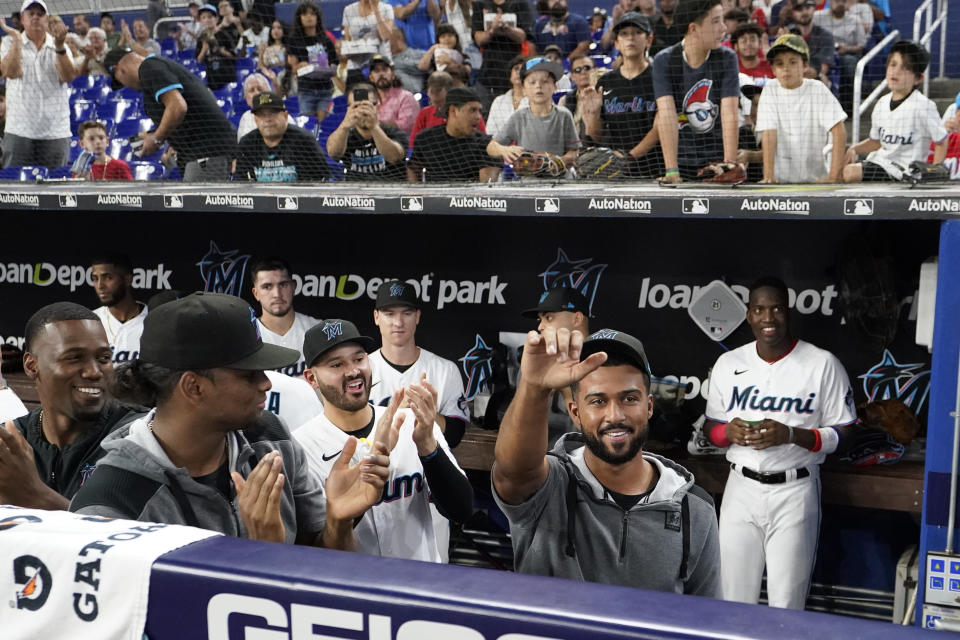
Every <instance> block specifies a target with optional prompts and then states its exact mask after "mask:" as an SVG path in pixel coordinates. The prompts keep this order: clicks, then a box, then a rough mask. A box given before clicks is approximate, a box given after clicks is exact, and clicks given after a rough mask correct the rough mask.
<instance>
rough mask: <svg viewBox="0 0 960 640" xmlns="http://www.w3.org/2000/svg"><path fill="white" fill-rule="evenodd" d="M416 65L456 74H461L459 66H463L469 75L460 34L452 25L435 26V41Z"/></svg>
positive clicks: (423, 69) (420, 67)
mask: <svg viewBox="0 0 960 640" xmlns="http://www.w3.org/2000/svg"><path fill="white" fill-rule="evenodd" d="M417 67H418V68H419V69H420V70H421V71H429V72H431V73H432V72H434V71H446V72H447V73H449V74H450V75H457V76H460V75H462V73H461V72H460V68H465V69H464V70H465V71H466V73H467V77H468V78H469V77H470V65H469V64H468V63H467V61H466V59H465V58H464V55H463V47H461V46H460V35H459V34H458V33H457V30H456V29H455V28H454V27H453V25H449V24H441V25H438V26H437V42H436V44H434V45H433V46H432V47H430V48H429V49H428V50H427V51H426V52H425V53H424V54H423V56H421V57H420V62H418V63H417Z"/></svg>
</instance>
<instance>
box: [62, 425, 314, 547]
mask: <svg viewBox="0 0 960 640" xmlns="http://www.w3.org/2000/svg"><path fill="white" fill-rule="evenodd" d="M153 415H154V413H153V412H150V413H149V414H147V415H146V416H145V417H143V418H141V419H139V420H136V421H135V422H132V423H130V424H129V425H127V426H125V427H121V428H120V429H118V430H117V431H114V432H113V433H111V434H110V435H109V436H108V437H107V438H105V439H104V440H103V443H102V445H101V446H102V447H103V448H104V449H105V450H106V451H107V454H106V455H105V456H104V457H103V458H101V459H100V461H99V462H98V463H97V468H96V471H95V472H94V473H93V475H91V476H90V479H89V480H87V482H86V483H84V485H83V486H82V487H81V488H80V491H79V492H77V494H76V496H74V498H73V500H72V501H71V502H70V510H71V511H75V512H77V513H84V514H92V515H99V516H107V517H111V518H127V519H130V520H141V521H145V522H163V523H167V524H186V525H191V526H195V527H201V528H203V529H210V530H212V531H219V532H220V533H224V534H227V535H231V536H238V537H241V538H244V537H247V530H246V527H245V526H244V525H243V521H242V519H241V518H240V512H239V510H238V507H237V499H236V496H235V495H232V500H227V498H226V497H225V496H224V495H223V494H222V493H220V492H219V491H217V490H216V489H214V488H212V487H209V486H207V485H204V484H201V483H199V482H197V481H196V480H194V479H193V478H192V477H190V474H189V472H188V471H187V470H186V469H184V468H182V467H181V468H178V467H175V466H174V464H173V463H172V462H171V461H170V458H168V457H167V454H166V453H165V452H164V450H163V448H162V447H161V446H160V443H159V442H157V439H156V438H155V437H154V435H153V433H152V432H151V431H150V428H149V424H150V421H151V420H152V419H153ZM226 438H227V447H228V451H227V458H228V468H229V469H230V470H231V471H237V472H239V473H240V475H242V476H243V477H244V478H246V477H247V476H249V475H250V472H251V471H252V470H253V467H255V466H256V464H257V462H258V461H259V460H260V459H261V458H263V457H264V456H265V455H266V454H267V453H269V452H271V451H279V452H280V453H281V456H282V458H283V474H284V476H285V477H286V482H285V483H284V485H283V497H282V499H281V503H280V513H281V516H282V518H283V525H284V527H285V529H286V541H287V542H288V543H292V542H293V541H294V540H295V539H296V537H297V532H298V531H299V532H300V533H310V534H317V533H320V532H322V531H323V528H324V524H325V520H326V500H325V498H324V495H323V489H322V487H321V486H320V484H319V483H318V482H317V481H316V479H315V478H313V476H311V475H309V474H308V473H307V460H306V458H305V456H304V453H303V449H302V448H301V447H300V444H299V443H298V442H296V441H295V440H294V439H293V438H292V437H291V435H290V432H289V431H287V429H286V427H284V426H283V425H282V424H281V423H280V422H279V421H278V420H277V418H276V417H275V416H274V415H273V414H271V413H268V412H264V413H263V414H262V416H261V419H260V422H259V423H258V424H257V425H256V428H255V429H248V430H247V431H232V432H230V433H228V434H227V435H226ZM231 494H235V492H234V491H232V490H231Z"/></svg>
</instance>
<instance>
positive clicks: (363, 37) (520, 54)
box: [0, 0, 960, 185]
mask: <svg viewBox="0 0 960 640" xmlns="http://www.w3.org/2000/svg"><path fill="white" fill-rule="evenodd" d="M231 1H232V0H226V1H224V2H222V3H221V4H220V5H219V6H217V7H213V6H212V5H205V8H202V9H201V10H199V11H197V9H198V8H197V7H196V5H194V6H193V7H191V8H190V12H193V13H196V14H197V15H196V16H195V17H192V14H190V13H188V10H187V7H185V6H174V8H173V9H172V10H170V9H167V8H166V4H165V3H164V2H163V1H162V0H149V1H148V4H147V6H146V7H145V8H144V9H142V10H140V11H132V10H128V8H127V7H121V9H124V10H122V11H120V10H118V11H116V12H114V13H115V16H108V15H99V14H96V13H92V12H91V10H90V7H89V6H88V4H87V3H86V2H81V1H80V0H74V1H73V2H57V3H56V4H54V3H52V2H51V3H50V7H49V8H50V12H49V15H43V16H42V23H43V26H42V28H43V29H45V30H46V31H47V32H48V33H49V36H46V35H43V34H41V35H40V36H36V35H35V34H36V32H35V31H31V29H36V26H35V24H34V23H33V22H31V20H33V18H32V17H30V16H28V15H27V14H29V13H30V12H31V11H32V9H28V10H27V11H25V12H24V16H22V17H21V24H20V25H13V24H8V28H7V31H6V34H5V35H4V37H3V49H2V50H0V55H2V56H3V60H4V64H3V74H4V77H5V78H6V80H5V83H6V85H5V92H6V103H7V108H6V120H5V132H4V141H3V164H4V168H3V169H2V170H0V180H34V179H43V178H46V179H57V178H73V177H80V178H86V179H94V180H101V179H107V180H112V179H130V178H132V179H134V180H183V179H188V180H213V181H219V180H223V181H227V180H236V181H245V180H257V181H301V182H302V181H310V182H319V181H329V180H348V181H360V182H367V181H378V182H379V181H398V182H400V181H416V182H426V183H437V182H440V183H448V182H453V181H504V180H510V181H516V180H519V181H521V183H522V182H523V181H526V182H530V183H531V184H539V185H542V184H543V182H544V181H558V180H565V181H570V180H587V181H590V180H604V181H606V180H643V181H652V180H662V179H664V178H666V179H667V180H668V181H676V180H684V181H690V180H703V179H711V180H713V181H720V182H739V181H742V180H746V181H753V182H760V181H767V182H780V183H805V182H815V181H843V180H845V181H856V180H897V179H900V178H901V176H902V175H903V173H904V172H905V171H907V170H908V169H909V167H910V164H911V163H912V162H914V161H937V162H939V161H941V160H945V161H946V166H947V168H948V169H954V170H955V171H954V173H956V174H957V175H956V176H954V177H960V167H958V166H957V165H958V164H960V137H958V136H960V133H957V130H958V128H960V121H958V118H957V115H956V111H957V106H956V104H957V102H958V101H960V97H955V96H954V93H955V92H954V91H953V89H955V88H957V87H955V86H954V85H953V84H950V83H949V82H939V83H934V84H935V86H934V87H933V88H932V90H931V91H930V92H929V95H930V97H931V98H932V99H928V98H927V97H926V96H924V95H923V94H922V92H921V91H920V90H919V89H920V88H922V87H923V85H922V83H920V84H917V83H918V80H919V77H918V76H916V75H915V71H916V70H917V69H919V66H918V64H919V61H920V60H921V57H922V56H919V55H918V54H917V53H916V51H914V50H901V51H900V52H899V53H898V52H897V50H896V46H895V45H894V46H893V47H891V46H889V45H888V46H887V47H886V49H885V50H884V51H882V52H881V53H880V54H879V55H878V56H876V58H875V59H874V60H872V61H871V62H870V64H869V65H867V73H866V74H865V76H864V82H863V91H862V92H861V97H865V96H866V95H867V94H869V91H870V90H871V89H872V88H873V87H874V86H876V85H877V84H878V83H879V82H881V81H883V80H884V79H886V82H887V84H888V85H894V84H895V85H896V86H891V87H889V88H892V89H893V91H892V92H890V91H887V92H886V93H884V94H883V95H882V96H881V97H880V98H879V99H878V100H876V101H875V102H874V103H873V104H871V105H869V106H868V107H867V108H866V110H865V112H864V114H863V116H862V118H859V121H858V126H859V135H858V138H859V139H857V140H855V139H853V130H852V129H853V127H852V124H853V121H854V119H855V118H854V117H853V115H852V114H853V113H854V111H853V109H854V106H855V105H854V104H853V99H854V96H853V74H852V70H853V67H854V66H855V64H856V61H857V59H858V57H859V56H862V55H863V52H864V51H867V50H869V49H870V47H872V46H873V45H874V44H876V43H877V42H878V41H880V40H881V39H882V38H883V37H884V32H883V30H882V29H881V26H882V27H883V28H886V29H888V30H889V28H890V27H889V25H883V24H882V23H877V22H875V21H874V22H872V23H871V24H869V25H868V24H867V21H866V15H867V14H866V12H864V11H862V10H858V9H856V7H857V6H858V5H860V6H862V5H868V4H869V3H856V2H851V3H848V5H849V6H851V7H853V8H851V9H849V13H848V14H847V15H846V16H840V17H838V16H837V15H836V12H833V13H831V10H830V9H829V8H828V9H823V10H820V11H817V10H816V7H813V6H812V5H811V6H810V7H808V6H807V5H808V4H811V3H808V2H796V1H795V0H784V2H782V3H780V4H782V5H784V6H786V7H787V8H786V9H782V10H781V11H780V12H779V18H777V16H765V15H764V12H763V11H762V10H759V9H757V10H753V9H751V10H749V11H746V16H747V17H746V21H745V22H744V16H742V15H740V14H738V13H737V12H736V10H733V11H726V12H725V13H724V12H723V11H722V9H725V8H726V7H725V5H717V11H715V13H717V12H718V15H717V16H713V17H712V18H711V17H709V16H708V17H707V18H705V19H704V21H703V22H702V24H700V25H698V26H697V27H696V29H694V28H693V27H691V29H692V32H691V33H689V34H688V36H687V39H686V40H685V41H684V42H683V44H676V43H677V41H678V40H679V35H678V31H677V28H676V25H675V24H674V25H673V27H671V25H670V24H667V23H666V22H665V16H663V15H662V14H659V12H658V15H657V16H654V17H652V18H647V17H642V19H639V20H632V21H631V20H627V21H626V22H622V21H623V20H624V16H625V15H627V16H629V15H631V14H625V13H624V10H623V8H622V7H620V5H618V6H617V7H615V8H614V10H612V11H611V12H610V14H611V15H607V12H606V10H597V11H595V12H594V14H593V15H592V20H591V16H590V15H586V16H584V17H583V18H582V19H585V22H586V23H588V24H589V29H588V31H586V32H584V33H586V34H587V36H589V38H588V40H586V41H584V42H576V41H575V40H576V39H574V40H573V41H571V40H570V38H566V39H564V38H563V37H561V36H564V35H568V33H569V34H574V33H579V31H578V29H579V25H580V23H579V22H576V21H574V20H573V17H571V15H572V14H567V15H566V16H565V17H563V18H562V19H561V18H557V17H556V16H557V11H556V9H555V7H553V6H552V5H553V3H554V2H555V0H548V1H546V2H541V3H539V4H538V5H537V6H536V7H534V6H533V5H529V6H528V5H527V3H526V2H525V0H508V3H507V4H504V5H502V6H503V7H508V8H511V9H512V10H511V11H504V10H503V9H501V10H500V11H499V12H494V11H493V10H492V9H491V7H494V6H501V5H494V3H493V2H492V0H478V1H476V2H474V3H473V4H471V3H469V2H458V1H457V0H446V1H444V2H441V3H440V4H441V5H442V6H441V9H440V17H439V19H438V21H435V20H434V18H435V17H436V16H433V15H431V14H430V12H429V11H428V8H427V2H426V0H424V2H421V4H420V5H418V7H417V8H416V9H414V10H413V11H412V12H410V11H409V6H408V5H397V6H391V5H390V4H387V3H384V2H381V3H379V4H376V3H369V2H362V3H352V4H345V3H339V4H336V6H334V5H327V4H323V5H319V6H320V7H321V8H322V10H323V11H322V12H321V11H318V10H316V9H317V6H315V5H306V4H304V5H295V7H296V8H294V9H293V11H290V10H287V11H280V10H279V9H278V8H281V9H282V8H283V5H280V4H278V5H276V7H275V6H274V5H273V3H270V2H262V1H261V0H252V1H251V0H242V1H241V0H236V2H234V3H233V4H231ZM685 1H686V0H685ZM573 4H574V3H571V10H572V9H573V8H574V7H573V6H572V5H573ZM620 4H623V3H620ZM672 4H676V3H674V2H664V3H663V7H659V8H662V9H663V11H664V13H666V12H667V11H668V8H669V7H670V6H671V5H672ZM701 4H702V3H701ZM737 4H741V3H737ZM742 4H744V5H747V4H750V3H749V2H743V3H742ZM761 4H763V3H761ZM508 5H509V6H508ZM680 5H681V6H683V5H684V2H680ZM794 5H797V6H796V7H794ZM32 6H33V7H34V8H35V7H38V6H39V5H38V4H34V5H32ZM105 6H106V5H105ZM158 6H159V7H161V8H157V7H158ZM287 6H288V7H290V5H287ZM764 6H766V5H765V4H764ZM870 6H871V7H872V5H870ZM13 8H14V9H16V8H19V7H13ZM213 9H216V13H214V11H213ZM808 13H809V14H810V16H807V14H808ZM871 13H876V12H875V11H871ZM57 14H59V15H57ZM166 14H173V15H166ZM281 14H283V15H282V16H281ZM323 14H325V15H323ZM528 14H529V15H528ZM78 15H79V16H85V17H86V19H85V20H84V19H83V18H77V16H78ZM632 15H637V14H632ZM277 16H280V18H278V19H275V18H277ZM284 16H288V17H287V18H286V19H284ZM401 16H402V17H401ZM784 16H787V17H784ZM811 16H812V17H811ZM774 18H777V20H774ZM578 19H581V18H579V17H578ZM614 19H616V21H615V20H614ZM714 19H716V20H719V22H718V23H717V24H715V25H712V23H711V20H714ZM716 20H714V21H715V22H716ZM8 21H9V19H8ZM858 21H860V22H858ZM91 25H93V26H91ZM567 27H569V29H567ZM64 28H66V29H68V30H69V32H68V33H66V35H65V36H64V34H62V30H63V29H64ZM14 29H17V30H19V31H22V34H23V35H20V36H19V37H20V40H21V45H20V47H19V48H18V47H14V46H13V43H12V41H13V39H14V36H15V35H16V32H15V31H14ZM565 29H567V30H566V31H565ZM711 29H713V31H711ZM517 32H522V34H521V35H522V36H523V37H524V39H523V40H517V39H516V38H513V36H512V35H511V34H516V33H517ZM790 33H796V34H799V35H798V36H797V38H798V39H799V40H796V39H795V40H794V41H782V42H781V41H778V40H777V37H778V36H781V37H782V36H784V35H786V34H790ZM31 34H34V35H31ZM571 37H572V36H571ZM579 37H585V36H577V38H579ZM545 38H546V39H545ZM551 38H552V39H551ZM711 38H713V39H714V40H711ZM798 41H799V42H800V43H801V44H799V45H798V44H797V42H798ZM37 42H39V43H40V45H41V46H40V47H39V48H38V47H37V44H36V43H37ZM791 42H793V44H791ZM548 43H559V46H557V47H553V48H556V49H557V51H551V49H552V48H551V47H547V46H546V45H547V44H548ZM565 43H566V44H565ZM717 43H719V46H714V45H717ZM932 43H933V47H934V49H935V51H934V54H935V55H934V56H933V57H934V58H936V57H937V56H936V54H937V51H936V50H937V49H938V48H939V36H935V37H934V38H933V40H932ZM479 44H482V45H483V46H478V45H479ZM125 46H126V47H130V48H131V49H132V50H133V51H134V53H135V54H136V55H137V56H142V57H145V58H147V61H146V62H144V65H145V66H144V67H143V70H142V71H141V72H140V73H139V74H137V73H136V72H135V73H134V78H135V79H137V78H138V79H139V84H140V87H139V90H138V88H135V87H134V86H132V85H131V83H130V82H127V84H128V85H130V86H127V87H124V88H118V89H114V88H112V87H111V78H110V76H109V75H107V72H108V70H107V69H106V62H107V60H106V59H105V58H106V54H107V52H108V51H110V49H111V48H114V47H125ZM771 49H773V50H774V54H778V53H779V55H774V54H771V53H770V51H771ZM14 50H16V51H14ZM61 51H62V52H64V53H60V52H61ZM537 51H539V52H540V53H539V55H538V54H537V53H536V52H537ZM15 54H16V55H15ZM17 55H19V57H20V60H19V66H18V65H17V64H16V62H17V60H16V56H17ZM148 56H153V58H149V57H148ZM540 56H546V58H543V57H540ZM898 56H899V57H898ZM928 57H929V56H928ZM778 58H783V60H778ZM547 59H549V60H555V61H556V62H555V63H554V62H549V61H548V60H547ZM947 60H948V63H947V70H946V71H947V75H948V76H949V75H951V71H953V75H955V76H956V75H958V74H957V73H956V71H957V69H951V67H950V65H951V63H953V64H954V66H956V62H955V61H954V60H953V59H952V58H951V57H950V55H949V53H948V56H947ZM791 64H793V66H792V67H791V66H790V65H791ZM551 65H553V66H551ZM67 67H68V68H69V69H71V71H69V72H67V71H65V68H67ZM891 67H893V70H892V71H891ZM938 70H939V62H938V61H937V60H935V61H934V65H933V67H932V68H931V69H929V70H928V73H931V74H934V75H936V73H937V71H938ZM898 74H899V75H898ZM66 76H69V77H70V78H69V82H63V81H62V80H64V79H65V77H66ZM915 85H917V87H918V90H913V87H914V86H915ZM464 89H466V92H465V91H464ZM171 91H172V92H173V93H176V94H179V98H181V99H182V101H183V103H184V106H185V107H186V109H185V113H184V114H183V115H182V117H181V118H180V119H179V120H177V119H175V118H174V119H170V122H167V123H163V122H162V121H163V119H164V113H165V112H166V111H168V110H171V109H174V106H171V104H168V103H167V99H168V98H170V96H169V95H166V94H168V93H170V92H171ZM263 91H273V92H275V93H276V94H278V96H279V100H280V103H279V104H278V103H277V102H276V101H273V102H271V103H270V105H268V106H267V107H264V108H263V109H262V111H258V116H255V115H254V114H253V112H252V111H251V105H253V103H254V99H255V98H256V97H257V95H258V94H259V93H261V92H263ZM448 95H449V96H452V99H451V100H447V97H448ZM173 102H176V100H174V101H173ZM85 123H87V124H85ZM91 123H100V125H102V126H95V125H93V124H91ZM284 123H286V124H284ZM154 132H155V133H156V134H157V135H153V133H154ZM84 135H87V136H89V139H88V140H84ZM945 135H946V136H947V137H944V136H945ZM155 142H157V143H159V144H154V143H155ZM937 142H941V143H942V145H941V147H940V148H937V147H935V146H934V143H937ZM851 147H852V148H851ZM764 148H766V149H767V151H766V154H765V152H764ZM85 149H86V150H87V151H88V152H89V153H84V150H85ZM765 155H766V157H765Z"/></svg>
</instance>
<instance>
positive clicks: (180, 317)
mask: <svg viewBox="0 0 960 640" xmlns="http://www.w3.org/2000/svg"><path fill="white" fill-rule="evenodd" d="M298 357H299V354H298V353H297V352H296V351H294V350H292V349H287V348H285V347H279V346H276V345H271V344H265V343H264V342H263V341H262V340H261V339H260V334H259V332H258V331H257V323H256V316H255V315H254V311H253V309H251V308H250V306H249V305H247V303H246V302H244V301H243V300H241V299H240V298H235V297H233V296H228V295H225V294H219V293H195V294H192V295H189V296H187V297H185V298H182V299H180V300H176V301H174V302H169V303H167V304H165V305H163V306H161V307H159V308H158V309H156V311H154V312H153V313H151V314H150V315H149V316H147V320H146V322H145V326H144V332H143V338H142V340H141V345H140V358H139V359H138V360H134V361H133V362H131V363H128V364H125V365H124V366H123V367H122V368H120V369H118V371H117V380H116V385H117V387H118V394H121V393H136V394H138V395H139V396H140V397H149V396H152V399H153V400H154V403H155V405H156V409H155V410H153V411H151V412H150V413H149V414H147V415H146V416H144V417H143V418H141V419H139V420H137V421H135V422H133V423H132V424H130V425H129V426H127V427H124V428H123V429H120V430H118V431H116V432H114V433H113V434H112V435H111V437H110V438H108V439H107V440H105V441H104V443H103V447H104V449H106V450H107V455H106V456H104V458H102V459H101V460H100V463H99V464H98V468H97V472H96V473H95V474H94V475H93V476H91V479H90V480H89V481H88V482H87V483H86V484H85V485H84V486H83V487H82V488H81V490H80V492H78V493H77V495H76V496H75V497H74V499H73V501H72V502H71V504H70V509H71V510H72V511H76V512H79V513H87V514H94V515H101V516H108V517H115V518H128V519H132V520H143V521H149V522H164V523H170V524H186V525H191V526H195V527H201V528H205V529H211V530H214V531H220V532H222V533H225V534H228V535H234V536H238V537H247V538H252V539H256V540H266V541H273V542H287V543H293V542H298V543H302V544H313V545H318V546H319V545H323V546H326V547H331V548H337V549H352V548H353V547H354V545H355V542H356V541H355V538H354V535H353V525H354V520H355V519H356V518H360V517H361V516H363V514H364V513H365V512H366V510H367V509H368V508H369V507H370V506H372V505H373V504H374V503H376V502H377V501H378V500H379V499H380V494H381V491H382V489H383V484H384V479H385V478H386V475H387V467H388V466H389V458H388V457H387V450H386V447H385V446H384V445H382V444H379V443H378V444H375V445H373V446H371V447H369V449H368V451H369V455H366V456H365V457H364V458H363V460H362V462H363V465H362V466H361V465H353V466H350V465H349V462H348V461H349V459H350V457H351V456H352V455H353V452H354V451H355V450H356V447H357V441H356V440H355V439H348V440H347V441H345V442H344V448H343V449H344V453H345V454H346V455H345V456H344V457H342V458H340V459H338V460H337V461H336V462H335V463H334V464H333V468H332V470H331V473H330V476H329V478H328V480H327V482H326V491H324V488H322V487H321V485H320V484H319V483H317V481H316V479H315V478H314V477H313V476H311V475H309V474H308V472H307V462H306V459H305V457H304V454H303V450H302V449H301V448H300V446H299V445H298V444H297V443H296V442H295V441H294V440H293V438H292V437H291V436H290V433H289V432H288V431H287V430H286V428H284V427H283V425H282V424H281V423H280V422H279V421H278V420H277V419H276V417H275V416H273V415H272V414H270V413H269V412H265V411H264V406H265V402H266V392H267V391H269V389H270V382H269V380H268V379H267V377H266V376H265V375H264V373H263V371H264V369H276V368H278V367H282V366H286V365H288V364H290V363H292V362H294V361H296V360H297V358H298ZM324 493H326V496H324ZM325 497H326V499H324V498H325Z"/></svg>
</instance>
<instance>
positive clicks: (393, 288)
mask: <svg viewBox="0 0 960 640" xmlns="http://www.w3.org/2000/svg"><path fill="white" fill-rule="evenodd" d="M404 288H405V287H404V286H403V285H402V284H392V285H390V295H391V296H393V297H394V298H396V297H399V296H402V295H403V290H404Z"/></svg>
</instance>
